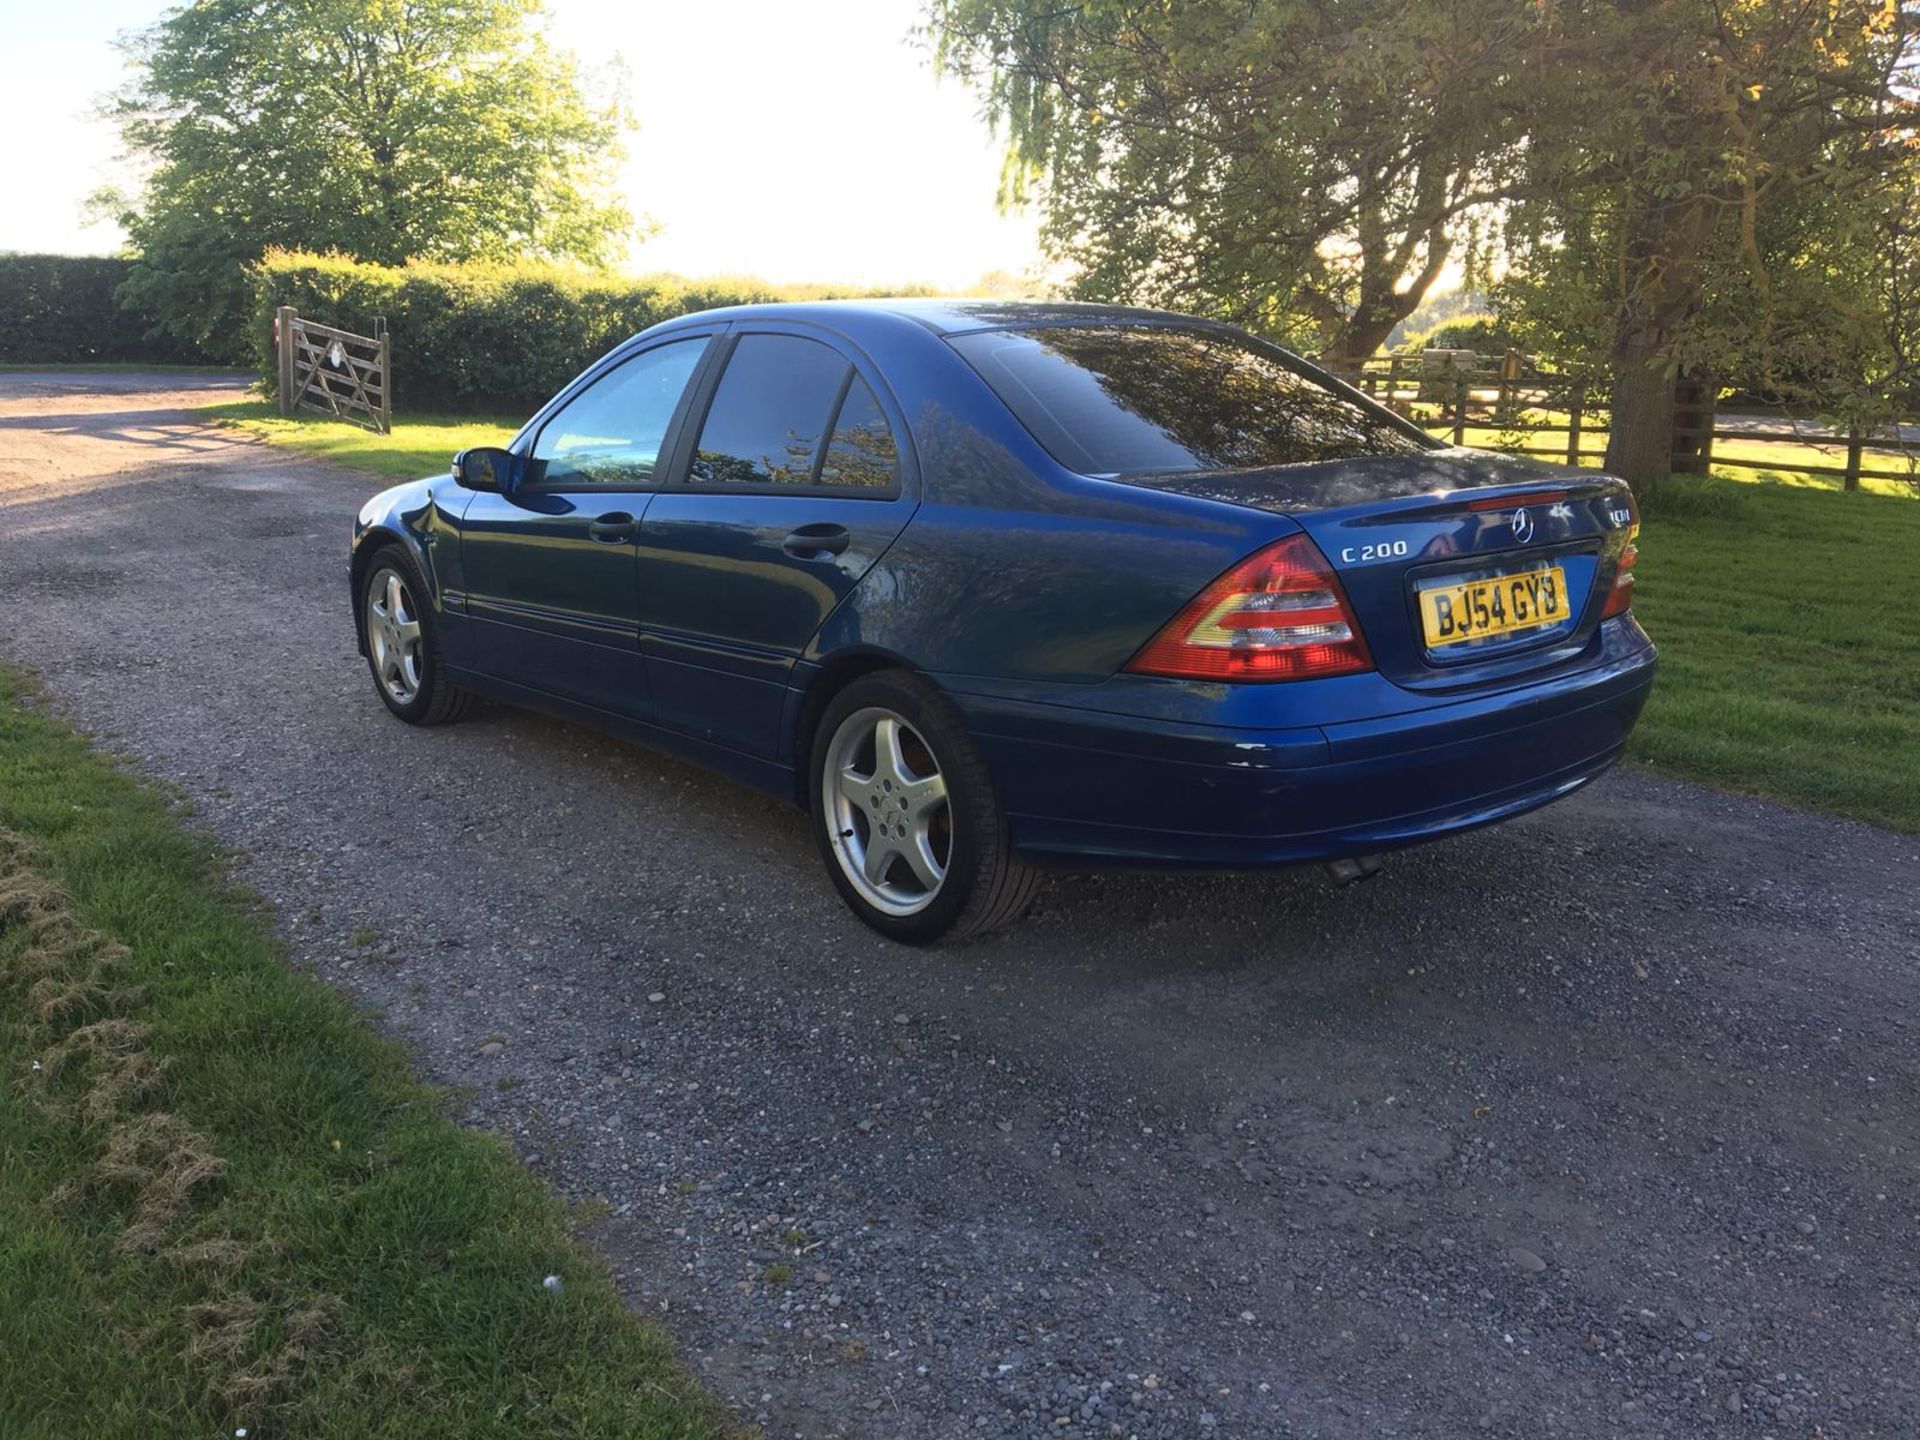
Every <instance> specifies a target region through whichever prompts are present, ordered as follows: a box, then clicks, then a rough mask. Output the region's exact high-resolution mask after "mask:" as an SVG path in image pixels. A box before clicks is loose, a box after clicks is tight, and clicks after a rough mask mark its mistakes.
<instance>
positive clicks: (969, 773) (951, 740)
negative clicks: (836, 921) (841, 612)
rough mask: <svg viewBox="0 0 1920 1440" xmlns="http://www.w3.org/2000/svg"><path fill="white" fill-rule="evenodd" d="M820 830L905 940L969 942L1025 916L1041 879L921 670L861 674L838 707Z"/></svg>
mask: <svg viewBox="0 0 1920 1440" xmlns="http://www.w3.org/2000/svg"><path fill="white" fill-rule="evenodd" d="M811 769H812V777H813V783H812V797H811V798H812V810H813V826H814V834H815V838H816V839H817V841H818V843H819V846H820V852H821V855H822V857H823V858H824V860H825V862H826V866H827V874H828V875H829V876H830V877H831V878H832V880H833V883H834V887H835V888H836V889H837V890H839V892H840V895H841V898H842V899H844V900H845V901H846V902H847V905H848V906H849V908H851V909H852V911H853V913H854V914H856V915H858V916H859V917H860V918H861V919H862V920H864V921H865V922H866V923H867V924H868V925H871V926H872V927H873V928H874V929H875V930H878V931H879V932H880V933H881V934H882V935H886V936H888V937H889V938H891V939H894V940H901V941H905V942H906V943H908V944H913V945H918V944H925V943H927V942H929V941H932V940H937V939H940V938H942V937H943V936H944V937H948V938H951V939H964V938H966V937H968V936H970V935H977V934H980V933H982V932H984V931H987V930H991V929H993V928H994V927H995V926H998V925H1004V924H1007V923H1008V922H1009V921H1012V920H1017V919H1018V918H1019V917H1020V916H1021V915H1023V914H1025V913H1026V910H1027V907H1028V906H1029V905H1030V904H1031V903H1032V902H1033V896H1034V892H1035V891H1036V890H1037V889H1038V888H1039V877H1038V876H1037V875H1036V874H1035V872H1034V871H1033V870H1032V869H1031V868H1029V867H1028V866H1026V865H1023V864H1022V863H1021V862H1020V861H1019V860H1018V859H1016V858H1015V857H1014V854H1013V849H1012V846H1011V844H1010V843H1009V840H1008V834H1007V821H1006V816H1005V814H1004V813H1003V812H1002V811H1001V809H1000V802H999V799H998V797H997V796H996V795H995V794H994V790H993V785H992V782H991V780H990V779H989V777H988V775H987V768H986V764H985V762H983V761H982V760H981V758H980V753H979V751H978V750H976V749H975V748H974V745H973V741H972V739H971V738H970V737H969V736H968V735H967V733H966V728H965V726H964V725H963V724H962V723H961V720H960V716H959V715H958V713H956V712H955V710H954V709H953V707H952V706H951V705H950V704H948V703H947V701H946V700H944V699H943V698H941V696H940V694H939V692H938V691H936V690H934V688H933V687H932V686H931V685H928V684H927V683H926V682H925V681H923V680H920V679H917V678H915V677H913V676H910V675H907V674H904V673H901V672H895V671H885V672H881V673H879V674H875V675H868V676H864V677H862V678H861V679H859V680H856V681H854V682H853V683H852V684H851V685H849V686H848V687H847V688H846V689H845V690H843V691H841V692H840V694H839V695H837V696H835V697H834V700H833V702H832V704H830V705H829V706H828V707H827V713H826V714H825V715H824V716H823V717H822V718H821V721H820V726H819V729H818V730H817V731H816V732H815V736H814V744H813V757H812V766H811Z"/></svg>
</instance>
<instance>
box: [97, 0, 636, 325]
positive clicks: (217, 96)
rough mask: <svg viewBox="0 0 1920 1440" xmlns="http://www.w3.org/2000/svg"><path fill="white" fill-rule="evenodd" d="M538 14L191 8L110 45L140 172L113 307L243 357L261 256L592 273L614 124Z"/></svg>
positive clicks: (245, 2) (408, 1)
mask: <svg viewBox="0 0 1920 1440" xmlns="http://www.w3.org/2000/svg"><path fill="white" fill-rule="evenodd" d="M542 19H543V11H542V8H541V5H540V3H539V0H196V3H191V4H187V5H184V6H182V7H181V8H179V9H176V10H173V11H171V12H169V13H168V15H167V16H166V17H165V18H164V19H162V20H161V21H159V22H158V23H157V24H155V25H154V26H153V27H152V28H150V29H148V30H146V31H143V32H141V33H139V34H138V35H136V36H135V37H133V38H132V39H131V40H130V41H128V42H127V48H128V50H129V54H130V57H131V61H132V64H133V67H134V76H133V78H132V80H131V81H130V83H129V84H128V85H127V87H126V88H125V89H124V90H122V91H121V92H120V93H118V94H117V95H116V96H114V97H113V98H112V100H111V101H110V110H111V113H112V114H113V115H114V116H115V118H116V119H117V120H118V122H119V125H120V129H121V134H122V137H123V139H124V141H125V143H126V145H127V147H128V149H129V151H130V152H131V153H132V154H133V155H134V156H135V157H137V158H139V159H140V160H142V161H143V162H144V163H145V165H146V167H147V175H146V180H145V184H144V185H143V186H142V187H141V190H140V193H139V194H138V195H137V196H135V197H134V198H132V199H131V200H129V201H125V202H123V204H122V207H121V208H122V213H121V217H120V218H121V223H122V224H123V225H124V226H125V228H126V231H127V235H128V239H129V242H130V244H131V246H132V248H133V249H134V251H135V252H136V255H137V264H136V265H135V267H134V270H133V272H132V274H131V276H130V278H129V280H128V282H127V285H126V287H125V292H124V294H123V300H125V301H126V302H127V303H129V304H132V305H137V306H139V307H140V308H143V309H145V310H147V311H148V313H150V314H152V315H154V316H155V317H156V319H157V320H158V322H159V323H160V325H161V326H162V328H163V329H165V330H168V331H170V332H172V333H174V334H176V335H179V336H182V337H185V338H190V339H192V340H195V341H197V342H201V343H204V344H207V345H209V346H211V347H213V348H215V349H217V350H220V351H225V352H231V353H235V354H238V353H239V352H240V351H241V350H242V348H243V338H242V336H241V335H240V333H239V329H240V324H241V317H242V316H243V315H244V313H245V289H244V280H243V273H242V272H243V267H244V266H245V265H246V264H247V263H249V262H250V261H252V260H254V259H256V258H257V257H258V256H259V255H260V254H261V253H262V252H263V251H264V250H265V249H266V248H267V247H269V246H273V245H284V246H289V247H297V248H301V249H307V250H328V249H338V250H341V251H344V252H347V253H349V254H352V255H355V256H358V257H360V258H362V259H367V260H373V261H378V262H381V263H386V264H397V263H400V262H403V261H406V260H410V259H433V260H481V259H505V258H509V257H515V256H540V257H549V258H569V259H578V260H582V261H587V262H604V261H606V260H609V259H612V258H614V257H617V256H618V255H619V254H621V253H622V252H623V251H624V249H625V247H626V242H627V240H628V238H629V236H630V235H631V233H632V231H633V225H634V222H633V217H632V215H631V214H630V213H629V212H628V210H627V209H626V208H625V206H623V205H622V204H621V203H619V201H618V200H616V199H613V198H610V196H609V193H608V190H607V180H608V177H609V175H610V172H611V166H612V165H613V164H614V163H615V162H616V161H617V160H618V158H619V155H620V151H619V145H618V138H619V134H620V132H621V130H622V129H623V128H625V126H626V124H627V121H626V117H625V111H624V106H623V104H622V103H621V102H620V101H619V99H618V98H617V95H613V96H606V97H602V98H599V99H594V98H590V97H589V96H588V95H587V94H586V93H585V87H584V85H583V77H582V75H581V73H580V71H579V69H578V67H577V65H576V63H575V61H574V59H573V57H572V56H571V55H569V54H566V53H564V52H559V51H556V50H554V49H552V48H551V47H549V46H548V44H547V42H546V40H545V39H544V37H543V35H542V34H541V31H540V22H541V21H542Z"/></svg>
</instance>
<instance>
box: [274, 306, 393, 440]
mask: <svg viewBox="0 0 1920 1440" xmlns="http://www.w3.org/2000/svg"><path fill="white" fill-rule="evenodd" d="M374 329H375V333H374V334H372V335H355V334H354V333H353V332H352V331H351V330H338V329H335V328H334V327H333V326H331V325H322V324H321V323H320V322H319V321H317V320H302V319H301V318H300V316H299V314H298V312H296V311H295V310H294V308H293V307H292V306H291V305H282V306H281V307H280V308H279V309H278V310H276V311H274V313H273V340H274V348H275V349H276V350H277V351H278V352H279V356H280V381H279V383H280V413H281V414H282V415H291V414H293V412H294V411H295V410H312V411H314V412H316V413H317V414H321V415H329V416H332V417H333V418H334V419H335V420H345V421H346V422H348V423H349V424H351V425H363V426H365V427H366V428H367V429H369V430H373V431H377V432H378V433H380V434H382V435H385V434H386V433H387V432H388V431H390V430H391V429H392V428H393V386H392V384H391V379H392V373H391V371H390V369H389V363H390V355H389V352H388V346H387V324H386V321H384V320H376V321H375V322H374Z"/></svg>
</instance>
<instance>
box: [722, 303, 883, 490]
mask: <svg viewBox="0 0 1920 1440" xmlns="http://www.w3.org/2000/svg"><path fill="white" fill-rule="evenodd" d="M690 478H691V479H692V480H693V482H694V483H695V484H699V485H756V486H757V485H798V486H827V487H832V488H836V489H839V488H846V489H853V488H859V489H880V488H887V487H891V486H892V485H893V484H894V483H895V481H896V480H897V479H898V478H899V456H898V454H897V452H896V449H895V446H894V439H893V429H892V427H891V426H889V425H888V424H887V420H886V417H885V416H884V415H883V414H882V413H881V411H880V406H879V402H878V401H877V400H875V399H874V395H873V391H872V390H871V389H870V388H868V386H867V383H866V382H865V381H864V380H862V379H861V378H860V376H859V375H858V373H856V372H855V370H854V368H853V367H852V366H851V365H850V364H848V363H847V361H846V359H845V358H844V357H843V356H841V355H840V353H839V352H838V351H836V350H834V349H833V348H832V347H831V346H828V345H823V344H821V343H820V342H819V341H817V340H808V339H805V338H804V337H802V336H798V335H746V336H742V337H741V339H740V342H739V344H737V345H736V346H735V347H734V350H733V356H732V358H731V359H729V360H728V361H727V368H726V371H725V373H723V374H722V375H721V377H720V384H719V386H718V388H717V389H716V390H715V391H714V395H713V404H712V405H711V406H710V407H709V408H708V410H707V418H706V423H705V424H704V425H702V426H701V429H700V440H699V443H698V444H697V445H696V446H695V449H694V459H693V471H692V475H691V477H690Z"/></svg>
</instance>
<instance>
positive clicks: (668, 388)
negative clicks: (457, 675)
mask: <svg viewBox="0 0 1920 1440" xmlns="http://www.w3.org/2000/svg"><path fill="white" fill-rule="evenodd" d="M711 339H712V336H711V334H700V335H692V336H684V335H676V336H674V337H673V338H671V339H667V340H664V341H662V343H660V344H658V345H654V346H651V347H649V348H648V349H645V350H642V351H639V352H638V353H636V354H634V355H632V356H629V357H627V358H626V359H624V360H622V361H621V362H620V363H619V364H617V365H615V366H613V367H612V368H610V369H608V370H606V371H605V372H603V373H602V374H600V375H598V376H596V377H595V378H594V379H593V380H591V381H590V382H589V383H588V384H586V385H585V386H584V387H582V388H581V389H580V390H579V391H577V392H576V393H575V394H573V395H572V396H570V397H569V398H567V399H566V400H565V401H564V402H563V403H562V404H560V405H559V406H557V407H556V408H555V409H554V410H553V412H552V413H551V414H550V415H548V416H546V417H545V418H544V419H543V420H542V421H541V422H540V423H539V425H538V426H537V428H535V429H533V430H531V431H530V433H528V434H526V435H523V436H522V437H521V441H520V443H519V444H518V445H517V446H516V449H517V450H518V451H519V453H521V454H522V455H524V456H525V457H526V464H525V467H524V472H523V474H522V476H521V479H520V482H519V483H518V484H516V485H515V486H514V487H513V489H512V491H511V492H510V493H506V494H496V493H492V492H486V491H482V492H480V493H478V494H476V495H475V496H474V499H473V503H472V504H471V505H469V506H468V507H467V512H466V514H465V515H464V516H463V517H462V519H461V523H460V532H461V534H460V559H461V573H462V579H463V584H464V589H465V595H466V613H467V616H468V619H469V622H470V623H469V624H468V625H467V626H466V627H464V628H465V631H466V638H467V645H466V649H467V650H468V652H469V653H468V654H467V655H466V656H463V657H462V659H461V662H460V663H462V664H463V665H465V666H466V667H467V668H471V669H475V670H479V671H481V672H482V673H484V674H488V675H491V676H494V677H496V678H497V679H501V680H506V681H508V682H510V683H512V684H515V685H522V686H526V687H527V688H529V689H532V690H538V691H541V692H543V693H546V694H550V695H555V696H559V697H561V698H564V699H568V700H574V701H577V702H580V703H583V704H587V705H593V706H596V707H598V708H600V709H603V710H609V711H612V712H614V713H616V714H620V715H626V716H630V717H633V718H635V719H646V718H647V717H648V716H649V715H650V714H651V711H652V706H651V704H650V702H649V700H648V696H647V680H646V669H645V664H644V662H643V661H642V660H641V658H640V597H639V577H638V570H637V564H638V562H637V560H636V558H635V556H636V551H635V541H636V540H637V538H638V536H639V529H640V522H641V517H642V516H643V515H644V514H645V513H646V507H647V504H648V502H649V501H650V500H651V499H652V498H653V496H654V493H655V491H656V490H657V489H658V484H659V478H660V476H659V471H660V457H661V456H662V455H663V454H664V453H666V447H667V445H668V443H669V441H670V440H671V439H672V437H673V434H674V426H675V423H676V421H677V420H678V419H679V417H680V414H681V411H682V409H683V408H684V402H685V400H686V399H687V397H688V396H689V394H690V393H691V389H692V387H691V383H690V382H691V381H692V378H693V376H694V374H695V372H696V370H697V368H698V367H699V364H700V360H701V358H702V356H703V355H704V353H705V352H706V349H707V346H708V344H709V343H710V341H711Z"/></svg>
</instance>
